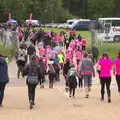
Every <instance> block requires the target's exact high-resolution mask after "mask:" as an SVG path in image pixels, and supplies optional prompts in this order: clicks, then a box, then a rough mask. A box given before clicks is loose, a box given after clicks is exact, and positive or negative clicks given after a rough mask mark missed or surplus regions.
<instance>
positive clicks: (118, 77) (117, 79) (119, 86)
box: [116, 75, 120, 92]
mask: <svg viewBox="0 0 120 120" xmlns="http://www.w3.org/2000/svg"><path fill="white" fill-rule="evenodd" d="M116 81H117V85H118V92H120V75H116Z"/></svg>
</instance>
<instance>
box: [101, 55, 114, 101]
mask: <svg viewBox="0 0 120 120" xmlns="http://www.w3.org/2000/svg"><path fill="white" fill-rule="evenodd" d="M99 68H100V83H101V101H104V94H105V85H106V89H107V94H108V103H110V102H111V90H110V84H111V73H110V71H111V69H112V61H111V60H110V59H109V56H108V54H107V53H104V54H103V56H102V59H101V60H100V61H99Z"/></svg>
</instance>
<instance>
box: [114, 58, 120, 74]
mask: <svg viewBox="0 0 120 120" xmlns="http://www.w3.org/2000/svg"><path fill="white" fill-rule="evenodd" d="M114 65H115V66H116V75H120V59H117V60H115V62H114Z"/></svg>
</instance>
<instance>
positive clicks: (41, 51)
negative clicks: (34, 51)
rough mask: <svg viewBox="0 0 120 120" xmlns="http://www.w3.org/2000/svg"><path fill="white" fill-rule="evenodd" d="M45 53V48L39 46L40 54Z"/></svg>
mask: <svg viewBox="0 0 120 120" xmlns="http://www.w3.org/2000/svg"><path fill="white" fill-rule="evenodd" d="M44 55H45V49H44V48H41V49H40V56H44Z"/></svg>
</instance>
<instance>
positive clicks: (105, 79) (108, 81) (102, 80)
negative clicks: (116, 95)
mask: <svg viewBox="0 0 120 120" xmlns="http://www.w3.org/2000/svg"><path fill="white" fill-rule="evenodd" d="M100 83H101V97H102V99H104V94H105V85H106V89H107V94H108V97H111V91H110V84H111V77H101V78H100Z"/></svg>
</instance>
